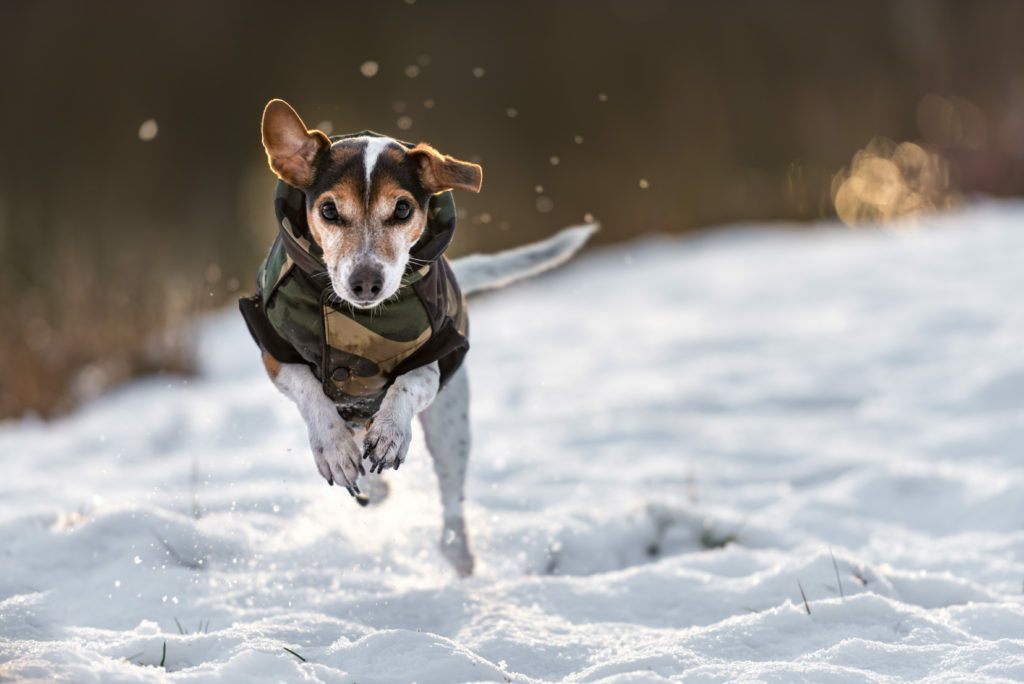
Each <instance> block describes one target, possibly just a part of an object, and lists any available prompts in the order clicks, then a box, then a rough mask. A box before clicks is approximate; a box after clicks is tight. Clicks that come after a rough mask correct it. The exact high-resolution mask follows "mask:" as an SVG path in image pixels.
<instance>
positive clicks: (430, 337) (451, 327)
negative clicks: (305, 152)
mask: <svg viewBox="0 0 1024 684" xmlns="http://www.w3.org/2000/svg"><path fill="white" fill-rule="evenodd" d="M361 135H363V134H361ZM274 209H275V212H276V214H277V220H278V235H277V238H276V239H275V240H274V243H273V245H272V246H271V247H270V252H269V253H268V254H267V257H266V259H264V261H263V263H262V264H261V265H260V268H259V272H258V274H257V276H256V288H257V292H256V294H255V295H253V296H252V297H244V298H242V299H240V300H239V301H238V305H239V309H240V310H241V312H242V316H243V317H244V318H245V322H246V324H247V325H248V327H249V332H250V333H251V334H252V336H253V338H254V339H255V340H256V343H257V344H259V346H260V348H261V349H262V350H263V351H265V352H268V353H269V354H270V355H271V356H272V357H274V358H275V359H277V360H278V361H280V362H281V363H305V364H307V365H308V366H309V367H310V368H311V369H312V371H313V373H314V374H315V375H316V377H317V378H318V379H319V380H320V381H321V383H322V385H323V388H324V393H325V394H327V396H328V397H330V398H331V399H332V400H333V401H334V403H335V404H336V405H337V406H338V413H339V414H341V416H342V417H343V418H344V419H345V420H348V421H352V422H361V421H367V420H369V419H370V418H372V417H373V416H374V414H376V412H377V410H378V409H379V408H380V402H381V400H382V399H383V398H384V394H385V392H386V391H387V389H388V387H390V386H391V383H392V382H394V380H395V378H396V377H398V376H399V375H402V374H403V373H407V372H409V371H410V370H413V369H414V368H419V367H421V366H426V365H428V364H431V363H433V362H435V361H437V362H438V365H439V367H440V370H441V386H442V387H443V386H444V384H445V382H447V380H448V378H450V377H451V375H452V373H454V372H455V371H456V370H457V369H458V368H459V366H460V365H461V364H462V360H463V358H464V357H465V355H466V352H467V351H468V349H469V340H468V338H467V336H466V335H467V326H468V322H467V319H466V308H465V299H464V298H463V296H462V292H461V291H460V290H459V286H458V283H457V282H456V281H455V274H454V273H452V270H451V266H450V265H449V264H448V261H447V260H446V259H445V258H444V256H443V253H444V250H445V249H446V248H447V247H448V244H449V243H450V242H451V239H452V234H453V233H454V231H455V202H454V201H453V199H452V194H451V192H443V193H440V194H437V195H434V196H433V197H432V198H431V199H430V203H429V205H428V208H427V217H428V222H427V227H426V228H425V230H424V231H423V235H422V236H421V237H420V239H419V240H418V241H417V242H416V244H415V245H413V248H412V250H410V256H411V257H412V258H411V259H410V260H409V261H410V265H409V266H408V267H407V268H406V271H405V275H404V276H403V278H402V283H401V286H400V288H399V290H398V292H397V293H396V294H395V296H394V297H393V298H391V299H389V300H388V303H387V306H385V307H377V308H375V309H373V310H372V313H371V310H360V309H355V308H354V307H352V306H349V305H348V304H346V303H344V302H341V301H339V300H338V298H337V297H336V296H334V294H333V291H332V290H331V287H330V278H329V277H328V275H327V267H326V265H325V263H324V261H323V252H322V251H321V249H320V247H319V246H318V245H317V244H316V242H315V241H314V240H313V238H312V234H311V233H310V231H309V226H308V224H307V222H306V199H305V195H304V194H303V193H302V191H301V190H298V189H296V188H294V187H292V186H290V185H288V184H287V183H285V182H283V181H279V182H278V184H277V191H276V193H275V195H274Z"/></svg>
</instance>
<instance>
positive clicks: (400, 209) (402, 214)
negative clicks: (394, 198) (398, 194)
mask: <svg viewBox="0 0 1024 684" xmlns="http://www.w3.org/2000/svg"><path fill="white" fill-rule="evenodd" d="M410 214H412V205H411V204H409V202H408V201H406V200H398V204H396V205H395V218H396V219H398V220H399V221H404V220H405V219H407V218H409V215H410Z"/></svg>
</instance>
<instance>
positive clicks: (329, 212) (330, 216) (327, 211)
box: [320, 202, 338, 221]
mask: <svg viewBox="0 0 1024 684" xmlns="http://www.w3.org/2000/svg"><path fill="white" fill-rule="evenodd" d="M320 215H321V216H323V217H324V219H325V220H327V221H337V220H338V208H337V207H336V206H334V202H324V203H323V204H321V205H320Z"/></svg>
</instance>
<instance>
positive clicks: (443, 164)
mask: <svg viewBox="0 0 1024 684" xmlns="http://www.w3.org/2000/svg"><path fill="white" fill-rule="evenodd" d="M409 156H410V157H412V158H413V159H414V160H415V161H416V163H418V164H419V171H420V182H421V183H423V187H425V188H427V189H428V190H430V191H431V192H433V193H438V192H444V191H445V190H469V191H471V192H480V186H481V184H482V183H483V182H484V173H483V170H482V169H481V168H480V166H479V165H478V164H470V163H469V162H464V161H459V160H458V159H455V158H454V157H449V156H448V155H446V154H441V153H440V152H438V151H437V150H435V149H434V148H433V147H431V146H430V145H427V144H426V143H420V144H419V145H417V146H416V147H414V148H412V149H411V150H409Z"/></svg>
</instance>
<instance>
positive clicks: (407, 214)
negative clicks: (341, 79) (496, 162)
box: [263, 100, 483, 309]
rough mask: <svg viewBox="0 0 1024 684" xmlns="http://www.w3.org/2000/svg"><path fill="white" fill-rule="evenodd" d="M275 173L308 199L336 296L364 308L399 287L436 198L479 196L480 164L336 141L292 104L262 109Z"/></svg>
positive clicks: (396, 146)
mask: <svg viewBox="0 0 1024 684" xmlns="http://www.w3.org/2000/svg"><path fill="white" fill-rule="evenodd" d="M263 147H264V148H265V149H266V150H267V157H268V158H269V160H270V168H272V169H273V170H274V173H276V174H277V176H278V177H279V178H280V179H281V180H283V181H284V182H286V183H288V184H289V185H292V186H293V187H296V188H298V189H300V190H302V191H303V193H305V195H306V218H307V220H308V222H309V229H310V232H311V233H312V234H313V239H314V240H316V243H317V244H318V245H319V246H320V248H321V249H322V250H323V253H324V261H325V262H326V264H327V273H328V274H329V275H330V278H331V285H332V286H333V288H334V292H335V293H336V294H337V295H338V296H339V297H341V298H342V299H344V300H345V301H347V302H349V303H351V304H352V305H354V306H356V307H358V308H361V309H369V308H372V307H374V306H377V305H378V304H380V303H381V302H383V301H384V300H385V299H387V298H388V297H390V296H391V295H393V294H394V293H395V292H396V291H397V290H398V288H399V286H400V284H401V280H402V275H403V273H404V272H405V268H406V264H407V262H408V260H409V250H410V249H411V248H412V246H413V245H414V244H415V243H416V241H417V240H419V238H420V236H421V235H422V234H423V230H424V229H425V228H426V226H427V203H428V202H429V201H430V197H431V196H432V195H435V194H436V193H439V192H444V191H445V190H453V189H456V188H459V189H462V190H471V191H473V192H479V191H480V184H481V182H482V178H483V175H482V172H481V170H480V167H479V166H477V165H476V164H470V163H468V162H462V161H459V160H457V159H453V158H452V157H449V156H446V155H443V154H441V153H440V152H438V151H437V150H435V149H434V148H433V147H430V146H429V145H426V144H422V143H421V144H419V145H417V146H416V147H413V148H412V149H408V148H406V147H405V146H403V145H401V144H400V143H398V142H397V141H395V140H392V139H391V138H384V137H370V136H367V137H356V138H345V139H342V140H339V141H338V142H335V143H331V141H330V140H329V139H328V137H327V136H326V135H324V134H323V133H322V132H320V131H317V130H312V131H311V130H309V129H307V128H306V125H305V124H303V123H302V119H300V118H299V115H298V114H296V113H295V110H294V109H292V108H291V107H290V106H289V105H288V103H287V102H285V101H283V100H271V101H270V103H268V104H267V107H266V109H265V110H263Z"/></svg>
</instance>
